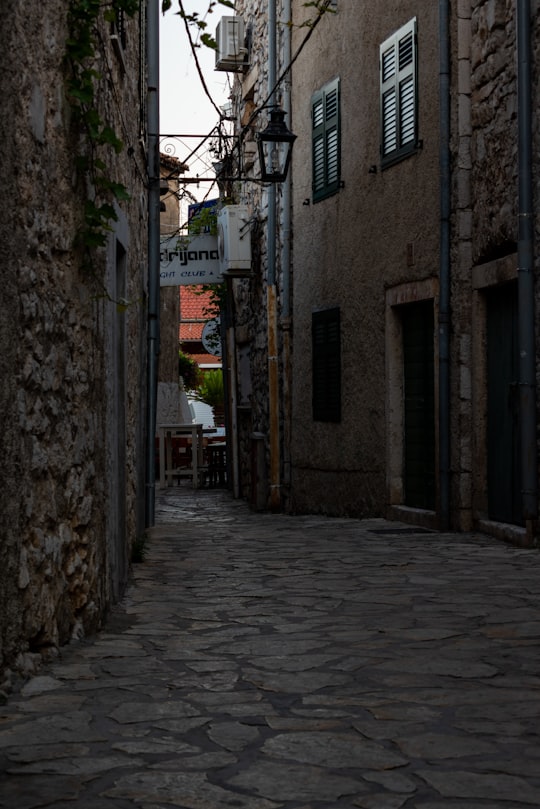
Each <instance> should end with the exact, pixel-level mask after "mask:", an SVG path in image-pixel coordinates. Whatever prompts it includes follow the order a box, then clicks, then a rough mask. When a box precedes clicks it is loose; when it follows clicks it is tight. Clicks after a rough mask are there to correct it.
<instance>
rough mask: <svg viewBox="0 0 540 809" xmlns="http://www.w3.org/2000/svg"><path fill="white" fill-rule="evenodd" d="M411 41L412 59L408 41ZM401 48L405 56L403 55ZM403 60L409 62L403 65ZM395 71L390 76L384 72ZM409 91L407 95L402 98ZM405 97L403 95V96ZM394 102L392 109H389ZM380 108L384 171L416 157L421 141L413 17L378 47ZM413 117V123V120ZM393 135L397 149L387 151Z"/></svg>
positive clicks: (394, 147) (381, 152)
mask: <svg viewBox="0 0 540 809" xmlns="http://www.w3.org/2000/svg"><path fill="white" fill-rule="evenodd" d="M409 38H410V58H408V56H409V50H408V47H407V46H408V45H409V42H408V40H409ZM400 46H402V53H400ZM400 56H403V57H404V58H405V59H406V60H407V61H405V63H404V64H403V65H400ZM392 68H393V71H392V72H391V73H389V74H388V75H386V74H385V70H386V69H388V70H391V69H392ZM405 90H406V91H407V93H405V94H403V93H404V92H405ZM402 94H403V95H402ZM392 102H393V109H392V107H391V106H390V105H391V104H392ZM379 105H380V137H381V143H380V154H381V167H382V168H383V169H384V168H387V167H388V166H391V165H394V164H395V163H398V162H399V161H401V160H403V159H405V158H407V157H409V156H410V155H412V154H416V152H417V151H418V149H419V147H420V141H419V139H418V24H417V19H416V17H413V18H412V19H411V20H409V22H407V23H406V24H405V25H403V26H401V28H398V30H397V31H395V32H394V33H393V34H392V35H391V36H389V37H388V38H387V39H385V40H384V42H383V43H382V44H381V45H380V47H379ZM411 115H412V120H411ZM392 132H393V141H394V144H395V145H394V146H393V147H392V148H386V147H385V144H386V141H387V137H388V136H391V133H392Z"/></svg>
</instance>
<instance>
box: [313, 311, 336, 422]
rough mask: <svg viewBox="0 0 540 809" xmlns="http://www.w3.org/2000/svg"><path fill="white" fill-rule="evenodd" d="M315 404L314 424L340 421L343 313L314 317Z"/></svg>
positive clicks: (323, 312)
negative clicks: (316, 422)
mask: <svg viewBox="0 0 540 809" xmlns="http://www.w3.org/2000/svg"><path fill="white" fill-rule="evenodd" d="M311 330H312V331H311V333H312V350H313V356H312V402H313V420H314V421H333V422H339V421H341V318H340V310H339V309H338V308H336V309H325V310H323V311H321V312H313V314H312V325H311Z"/></svg>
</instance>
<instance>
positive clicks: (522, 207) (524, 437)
mask: <svg viewBox="0 0 540 809" xmlns="http://www.w3.org/2000/svg"><path fill="white" fill-rule="evenodd" d="M517 55H518V206H519V211H518V320H519V332H518V336H519V392H520V397H519V403H520V423H521V483H522V505H523V517H524V518H525V520H535V519H536V517H537V516H538V483H537V475H538V471H537V465H538V460H537V440H536V345H535V317H534V309H535V298H534V205H533V186H532V106H531V61H532V60H531V4H530V0H518V2H517Z"/></svg>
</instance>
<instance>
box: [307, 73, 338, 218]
mask: <svg viewBox="0 0 540 809" xmlns="http://www.w3.org/2000/svg"><path fill="white" fill-rule="evenodd" d="M340 101H341V100H340V80H339V78H336V79H333V80H332V81H330V82H328V83H327V84H325V85H324V87H322V88H321V89H320V90H318V91H317V92H316V93H314V94H313V96H312V97H311V161H312V196H313V202H314V203H315V202H320V201H321V200H323V199H327V198H328V197H331V196H333V195H334V194H336V193H337V192H338V191H339V189H340V188H341V114H340V105H341V103H340ZM319 109H320V112H319ZM334 136H335V137H334ZM319 179H320V180H321V182H319Z"/></svg>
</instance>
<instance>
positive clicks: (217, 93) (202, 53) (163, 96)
mask: <svg viewBox="0 0 540 809" xmlns="http://www.w3.org/2000/svg"><path fill="white" fill-rule="evenodd" d="M183 5H184V9H185V11H186V13H188V14H189V13H190V12H193V11H198V12H199V14H200V15H201V16H202V10H203V9H206V8H207V2H206V0H183ZM177 11H178V3H177V0H173V4H172V7H171V9H170V10H169V11H167V12H166V14H161V13H160V105H159V114H160V132H161V133H162V134H167V135H171V134H173V135H181V136H184V137H182V138H174V139H171V140H169V141H168V142H167V143H168V145H169V148H173V149H174V151H173V152H172V153H173V154H174V156H175V157H178V158H179V159H180V160H185V158H186V157H187V156H188V155H189V154H190V152H191V151H192V150H193V149H194V148H195V147H196V146H197V144H198V143H199V142H200V140H201V138H192V137H185V136H186V135H202V136H204V135H207V134H208V133H209V132H210V131H211V130H212V128H213V127H214V126H215V125H216V124H217V123H218V115H217V112H216V110H215V109H214V107H213V106H212V104H211V102H210V101H209V99H208V98H207V96H206V95H205V93H204V90H203V88H202V85H201V81H200V79H199V74H198V72H197V68H196V65H195V60H194V58H193V55H192V53H191V49H190V46H189V42H188V39H187V34H186V31H185V26H184V22H183V20H182V19H181V18H180V17H179V16H178V14H177V13H176V12H177ZM226 13H227V9H226V8H224V7H221V8H219V7H216V10H215V11H214V13H213V14H209V15H208V17H207V18H206V20H207V22H208V27H207V29H206V31H207V32H208V33H210V34H211V35H212V36H214V35H215V29H216V26H217V24H218V22H219V20H220V18H221V16H223V15H224V14H226ZM192 32H193V33H192V35H193V36H194V37H195V36H196V35H197V31H196V29H195V28H192ZM197 55H198V58H199V63H200V65H201V69H202V72H203V74H204V77H205V80H206V84H207V87H208V89H209V91H210V93H211V95H212V98H213V99H214V101H215V103H216V105H217V106H218V107H221V106H223V105H224V104H226V103H227V100H228V96H229V79H230V78H232V77H231V76H230V75H229V74H227V73H223V72H220V71H216V70H214V63H215V53H214V51H213V50H211V49H210V48H207V47H205V46H204V45H201V47H200V48H198V49H197ZM160 148H161V151H167V149H166V148H165V145H164V144H162V145H161V146H160ZM201 157H203V158H204V160H203V162H201V161H200V160H199V159H198V158H197V157H194V158H192V159H190V160H189V161H188V164H189V167H190V170H189V172H188V174H189V176H190V177H192V176H196V175H201V174H202V173H203V172H204V171H205V170H206V167H207V166H208V164H209V163H210V161H211V159H212V158H211V157H210V156H208V155H207V154H205V153H204V152H203V151H201ZM188 188H189V190H190V191H191V193H192V194H193V195H194V196H195V197H196V198H197V199H203V198H204V196H205V194H206V193H207V191H208V188H209V183H201V184H200V186H198V187H197V186H195V185H191V184H190V185H189V186H188ZM214 190H215V192H216V193H215V194H214V195H215V196H217V189H215V188H214Z"/></svg>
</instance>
